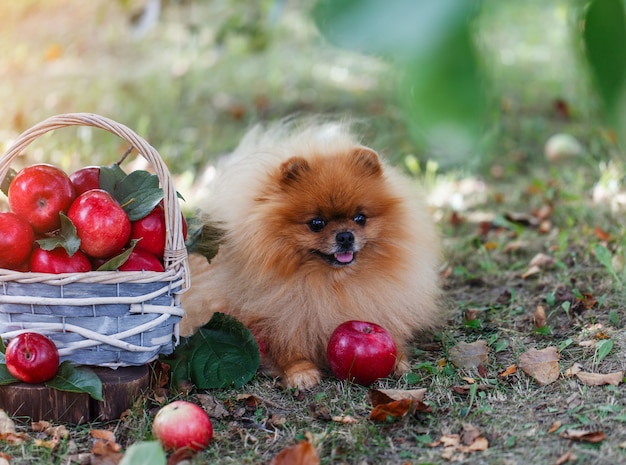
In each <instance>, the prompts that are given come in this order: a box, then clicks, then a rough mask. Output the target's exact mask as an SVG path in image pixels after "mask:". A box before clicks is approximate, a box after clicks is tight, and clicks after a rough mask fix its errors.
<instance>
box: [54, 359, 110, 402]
mask: <svg viewBox="0 0 626 465" xmlns="http://www.w3.org/2000/svg"><path fill="white" fill-rule="evenodd" d="M46 386H48V387H51V388H54V389H58V390H59V391H68V392H78V393H87V394H89V395H90V396H91V397H92V398H94V399H96V400H104V399H103V398H102V380H101V379H100V378H99V377H98V375H97V374H96V373H95V372H94V371H93V370H91V369H90V368H87V367H85V366H76V365H73V364H72V363H71V362H68V361H65V362H63V363H61V365H59V370H58V371H57V374H56V376H55V377H54V378H52V379H51V380H50V381H48V382H46Z"/></svg>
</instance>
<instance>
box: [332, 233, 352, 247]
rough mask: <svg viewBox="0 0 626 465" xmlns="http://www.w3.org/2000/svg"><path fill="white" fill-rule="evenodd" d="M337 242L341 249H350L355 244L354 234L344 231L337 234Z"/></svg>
mask: <svg viewBox="0 0 626 465" xmlns="http://www.w3.org/2000/svg"><path fill="white" fill-rule="evenodd" d="M335 241H336V242H337V245H339V246H341V247H344V248H350V247H352V245H353V244H354V234H352V233H351V232H350V231H342V232H340V233H337V235H336V236H335Z"/></svg>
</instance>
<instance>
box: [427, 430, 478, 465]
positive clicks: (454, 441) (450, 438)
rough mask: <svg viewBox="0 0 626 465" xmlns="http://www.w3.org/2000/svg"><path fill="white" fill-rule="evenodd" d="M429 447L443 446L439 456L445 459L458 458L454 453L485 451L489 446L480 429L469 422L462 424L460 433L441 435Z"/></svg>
mask: <svg viewBox="0 0 626 465" xmlns="http://www.w3.org/2000/svg"><path fill="white" fill-rule="evenodd" d="M429 446H430V447H439V446H443V448H444V450H443V452H442V453H441V456H442V457H443V458H445V459H446V460H450V461H453V460H456V459H457V458H460V457H459V456H458V455H456V454H468V453H472V452H480V451H485V450H487V449H488V448H489V441H488V440H487V439H486V438H485V437H483V436H482V435H481V433H480V430H478V428H476V427H475V426H473V425H471V424H468V423H466V424H464V425H463V431H462V432H461V434H448V435H443V436H441V437H440V438H439V439H438V440H437V441H435V442H433V443H431V444H429Z"/></svg>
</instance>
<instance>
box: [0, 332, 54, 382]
mask: <svg viewBox="0 0 626 465" xmlns="http://www.w3.org/2000/svg"><path fill="white" fill-rule="evenodd" d="M5 357H6V364H7V370H8V371H9V373H11V375H13V376H14V377H16V378H17V379H19V380H20V381H24V382H25V383H31V384H36V383H43V382H44V381H48V380H49V379H51V378H53V377H54V375H55V374H56V372H57V370H58V368H59V351H58V350H57V347H56V345H54V342H52V339H50V338H49V337H47V336H44V335H43V334H39V333H32V332H28V333H22V334H20V335H18V336H16V337H14V338H13V339H11V340H10V341H9V343H8V344H7V347H6V354H5Z"/></svg>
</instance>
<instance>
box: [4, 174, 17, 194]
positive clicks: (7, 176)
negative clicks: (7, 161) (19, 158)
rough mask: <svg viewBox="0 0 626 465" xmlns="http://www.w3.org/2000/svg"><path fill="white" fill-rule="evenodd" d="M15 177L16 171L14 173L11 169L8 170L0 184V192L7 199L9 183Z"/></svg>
mask: <svg viewBox="0 0 626 465" xmlns="http://www.w3.org/2000/svg"><path fill="white" fill-rule="evenodd" d="M16 175H17V171H15V170H14V169H13V168H9V171H7V174H6V176H5V177H4V179H3V180H2V183H0V190H1V191H2V192H3V193H4V195H6V196H7V197H8V195H9V186H10V185H11V181H13V178H14V177H15V176H16Z"/></svg>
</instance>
